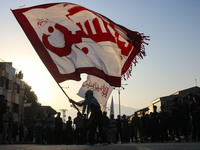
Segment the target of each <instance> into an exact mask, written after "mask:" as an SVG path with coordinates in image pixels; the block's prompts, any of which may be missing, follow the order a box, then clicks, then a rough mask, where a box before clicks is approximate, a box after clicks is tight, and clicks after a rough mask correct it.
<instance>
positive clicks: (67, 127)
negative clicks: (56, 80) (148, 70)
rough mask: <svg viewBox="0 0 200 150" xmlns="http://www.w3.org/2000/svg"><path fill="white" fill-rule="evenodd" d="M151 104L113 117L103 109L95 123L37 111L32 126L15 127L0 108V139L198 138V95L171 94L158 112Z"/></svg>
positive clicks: (125, 140)
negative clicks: (168, 102)
mask: <svg viewBox="0 0 200 150" xmlns="http://www.w3.org/2000/svg"><path fill="white" fill-rule="evenodd" d="M1 106H2V105H1ZM153 108H154V110H153V112H151V113H150V114H147V113H145V112H143V113H142V114H139V115H138V113H137V112H135V113H134V115H133V116H131V117H130V116H126V115H125V114H124V115H123V116H119V115H118V116H117V118H114V115H110V116H108V115H107V112H105V111H104V112H102V114H101V115H100V116H101V118H98V120H99V121H100V122H99V121H98V122H99V123H100V125H98V126H97V123H96V122H97V120H94V118H88V117H87V114H82V113H80V112H78V113H77V116H76V117H75V118H73V119H72V118H71V117H70V116H69V117H68V120H67V121H66V122H63V121H62V118H61V116H60V115H61V113H60V112H58V113H57V115H56V117H54V116H53V115H52V114H51V113H48V115H47V116H46V117H44V116H43V114H42V112H41V111H39V112H38V113H37V115H36V116H35V118H34V120H35V128H34V129H27V128H25V127H24V126H23V125H21V126H19V127H17V126H16V125H15V123H14V122H13V124H12V125H10V124H9V119H8V118H9V117H8V118H7V120H5V114H6V116H9V111H8V110H9V108H7V109H6V110H1V112H3V111H4V113H1V114H3V115H1V137H0V138H1V143H5V142H7V143H9V142H11V141H12V142H16V137H17V136H18V137H19V141H21V142H26V143H36V144H70V145H71V144H81V145H82V144H88V143H90V140H91V139H90V138H91V136H90V134H91V132H92V138H93V139H92V142H93V143H92V144H96V143H106V144H110V143H138V142H140V143H143V142H182V141H184V142H189V141H200V97H199V96H195V95H192V94H189V95H188V96H187V97H185V98H184V99H178V98H175V99H174V100H173V104H172V105H171V106H169V108H170V109H169V108H168V109H166V107H165V108H164V107H161V111H160V112H157V107H156V106H154V107H153ZM94 117H96V116H94ZM94 124H96V126H95V128H94ZM93 129H95V130H93ZM5 130H6V131H7V132H6V131H5ZM93 132H94V133H93Z"/></svg>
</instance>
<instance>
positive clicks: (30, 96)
mask: <svg viewBox="0 0 200 150" xmlns="http://www.w3.org/2000/svg"><path fill="white" fill-rule="evenodd" d="M25 87H26V88H25V102H26V103H32V106H41V104H40V103H39V102H38V97H37V95H36V94H35V92H34V91H33V90H32V87H31V86H30V85H28V84H27V83H25Z"/></svg>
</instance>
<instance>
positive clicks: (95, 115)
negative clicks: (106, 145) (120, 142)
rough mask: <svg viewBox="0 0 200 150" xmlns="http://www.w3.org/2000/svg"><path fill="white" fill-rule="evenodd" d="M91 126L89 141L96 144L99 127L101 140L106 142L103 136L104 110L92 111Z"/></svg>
mask: <svg viewBox="0 0 200 150" xmlns="http://www.w3.org/2000/svg"><path fill="white" fill-rule="evenodd" d="M89 121H90V128H89V143H90V144H95V134H96V133H97V127H98V130H99V135H100V137H101V141H102V142H104V141H105V139H104V136H103V128H102V112H101V111H98V112H92V113H91V116H90V119H89Z"/></svg>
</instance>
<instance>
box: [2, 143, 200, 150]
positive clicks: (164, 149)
mask: <svg viewBox="0 0 200 150" xmlns="http://www.w3.org/2000/svg"><path fill="white" fill-rule="evenodd" d="M0 150H200V143H199V142H198V143H197V142H195V143H144V144H143V143H138V144H135V143H134V144H133V143H131V144H110V145H102V144H101V145H100V144H99V145H94V146H90V145H35V144H12V145H0Z"/></svg>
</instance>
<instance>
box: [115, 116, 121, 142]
mask: <svg viewBox="0 0 200 150" xmlns="http://www.w3.org/2000/svg"><path fill="white" fill-rule="evenodd" d="M116 121H117V137H116V138H117V142H122V121H121V118H120V115H117V119H116Z"/></svg>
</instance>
